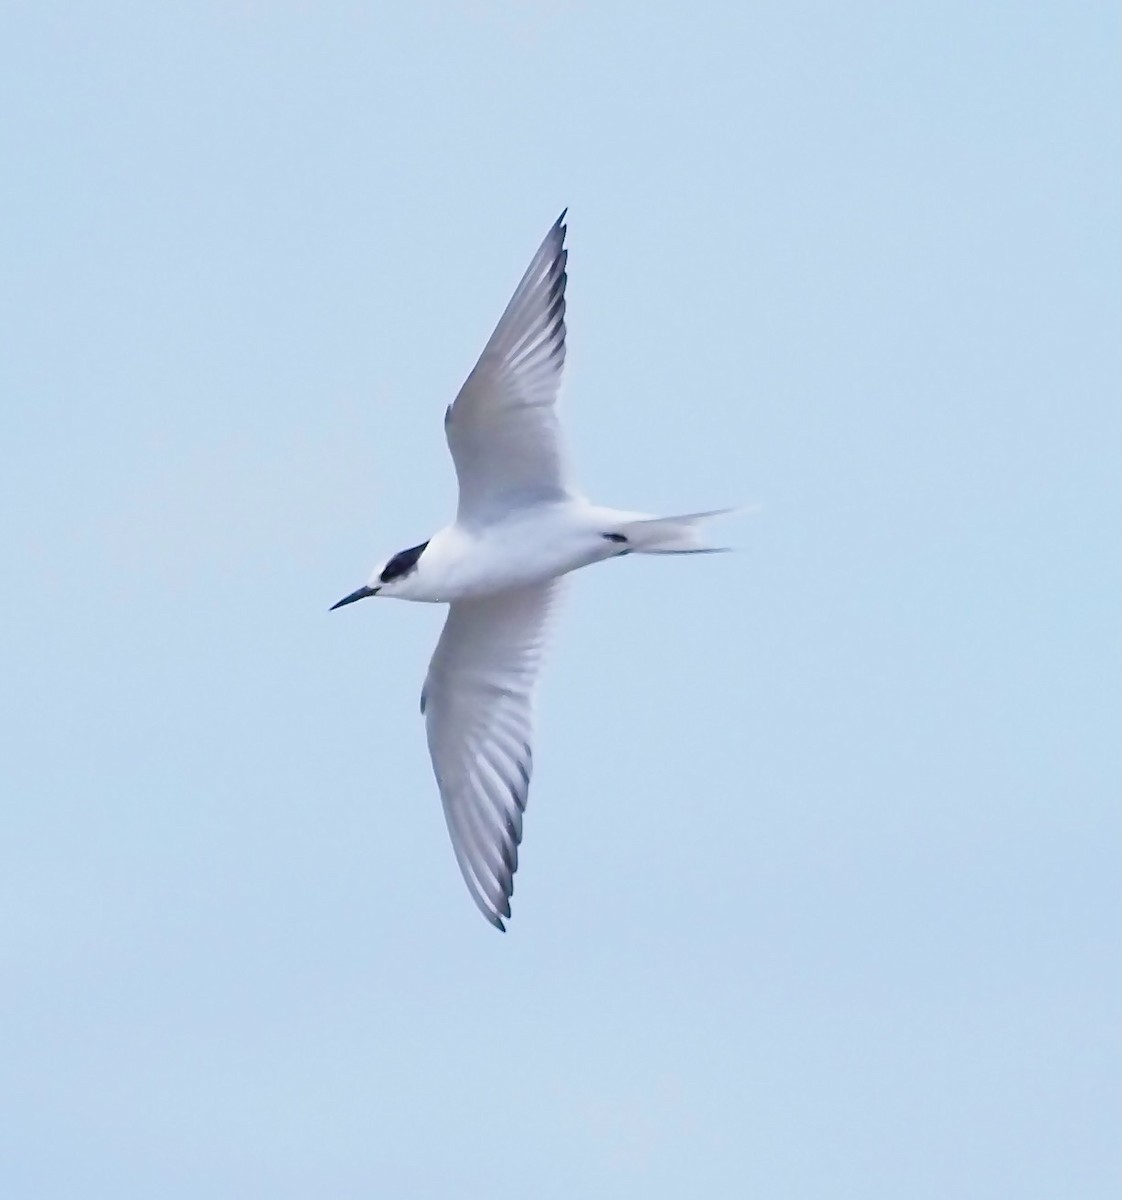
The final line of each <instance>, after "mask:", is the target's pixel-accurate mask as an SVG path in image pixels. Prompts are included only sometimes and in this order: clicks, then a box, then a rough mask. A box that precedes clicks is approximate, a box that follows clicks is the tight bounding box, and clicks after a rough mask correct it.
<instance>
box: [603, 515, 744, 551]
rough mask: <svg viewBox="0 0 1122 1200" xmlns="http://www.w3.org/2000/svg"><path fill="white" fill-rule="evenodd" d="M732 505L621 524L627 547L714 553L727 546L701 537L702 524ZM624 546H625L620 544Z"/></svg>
mask: <svg viewBox="0 0 1122 1200" xmlns="http://www.w3.org/2000/svg"><path fill="white" fill-rule="evenodd" d="M732 511H733V510H732V509H731V508H715V509H713V510H712V511H711V512H699V513H685V514H684V515H683V516H680V517H644V518H643V519H642V520H638V521H625V522H623V523H622V524H621V525H619V526H618V530H619V534H620V536H621V537H622V538H626V539H627V549H628V550H630V551H632V552H633V553H635V554H714V553H716V552H718V551H720V550H727V549H728V547H727V546H707V545H706V544H705V543H704V542H703V541H702V540H701V538H700V536H699V528H698V527H699V526H700V525H701V523H702V522H703V521H707V520H709V518H710V517H721V516H724V515H725V513H730V512H732ZM621 549H622V547H621Z"/></svg>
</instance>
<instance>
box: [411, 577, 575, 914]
mask: <svg viewBox="0 0 1122 1200" xmlns="http://www.w3.org/2000/svg"><path fill="white" fill-rule="evenodd" d="M560 586H561V585H560V583H559V582H558V581H557V580H551V581H550V582H548V583H544V584H535V585H534V586H533V587H527V588H518V589H514V590H511V591H507V592H498V593H496V594H494V595H492V596H486V597H484V598H482V599H479V600H457V601H456V602H455V603H454V604H452V605H451V606H450V607H449V611H448V620H447V621H446V622H445V624H444V632H443V633H442V634H441V635H440V641H439V642H438V643H437V646H436V652H435V653H434V654H433V656H432V662H431V663H430V664H429V673H428V677H427V678H426V679H425V686H424V690H423V692H422V693H421V712H422V713H424V715H425V731H426V733H427V735H428V743H429V754H430V755H431V756H432V766H433V771H434V773H435V775H436V783H437V787H438V788H439V790H440V799H441V802H442V803H443V805H444V817H445V820H446V821H447V822H448V832H449V833H450V834H451V835H452V849H453V850H454V851H455V854H456V862H457V863H459V865H460V871H461V872H462V873H463V877H464V881H465V882H466V883H467V885H468V890H469V891H470V892H471V895H472V899H473V900H474V901H475V903H476V904H477V905H478V906H479V910H480V911H481V912H482V913H483V915H484V916H485V917H486V918H487V920H488V921H490V922H491V924H492V925H494V926H496V927H497V928H499V929H503V928H504V925H503V922H502V918H503V917H509V916H510V897H511V894H512V893H513V891H514V872H515V871H516V870H517V869H518V844H519V842H521V841H522V813H523V812H524V811H525V808H526V795H527V792H528V791H529V787H530V773H531V770H532V762H533V752H532V750H531V740H532V736H533V702H534V684H535V682H536V681H537V676H538V666H539V663H540V661H541V655H542V649H543V646H544V644H545V637H546V633H547V630H548V624H549V614H550V610H551V609H552V607H553V604H554V602H555V600H556V597H557V594H558V592H559V590H560Z"/></svg>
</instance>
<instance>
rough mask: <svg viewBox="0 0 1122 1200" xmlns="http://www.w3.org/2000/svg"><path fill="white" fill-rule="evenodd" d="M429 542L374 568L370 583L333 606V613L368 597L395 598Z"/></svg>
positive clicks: (410, 548) (400, 552)
mask: <svg viewBox="0 0 1122 1200" xmlns="http://www.w3.org/2000/svg"><path fill="white" fill-rule="evenodd" d="M427 545H428V542H422V543H421V544H420V545H419V546H410V547H409V549H408V550H399V551H398V552H397V553H396V554H395V555H394V556H393V557H392V558H387V559H386V561H385V562H384V563H380V564H379V565H378V566H377V567H375V568H374V571H373V572H372V574H371V576H370V582H369V583H367V584H364V585H363V586H362V587H360V588H357V589H356V590H355V591H353V592H351V593H350V595H349V596H344V597H343V599H342V600H340V601H339V602H338V603H337V604H333V605H332V606H331V608H332V611H334V610H335V609H336V608H342V607H343V605H344V604H353V603H354V602H355V601H356V600H365V599H366V598H367V597H368V596H394V595H397V594H398V591H399V589H400V587H401V584H402V583H403V582H404V581H405V580H406V579H408V578H409V576H410V575H412V574H413V572H414V571H415V570H416V569H417V562H418V560H419V559H420V557H421V555H422V554H424V552H425V547H426V546H427Z"/></svg>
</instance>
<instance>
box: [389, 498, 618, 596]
mask: <svg viewBox="0 0 1122 1200" xmlns="http://www.w3.org/2000/svg"><path fill="white" fill-rule="evenodd" d="M638 515H639V514H633V513H623V512H618V511H616V510H614V509H603V508H596V507H593V506H592V505H589V504H584V503H580V502H569V503H565V504H550V505H539V506H536V507H534V508H530V509H521V510H516V511H515V512H514V513H512V514H511V516H510V517H509V518H508V519H506V520H504V521H502V522H500V523H497V524H494V525H489V526H486V527H485V528H483V529H479V530H472V529H461V528H460V527H459V526H458V525H450V526H448V528H446V529H442V530H441V531H440V533H438V534H436V535H435V536H434V537H433V538H432V539H431V541H430V542H429V545H428V547H427V548H426V550H425V553H424V554H423V555H422V556H421V559H420V561H419V562H418V564H417V571H416V572H415V573H414V574H413V575H411V576H410V578H409V580H408V584H409V587H408V588H402V590H401V591H400V592H399V593H398V595H399V596H400V597H401V598H402V599H405V600H422V601H431V602H433V603H448V602H450V601H453V600H467V599H472V598H474V597H479V596H487V595H491V594H492V593H494V592H501V591H506V590H507V589H509V588H517V587H526V586H528V585H530V584H535V583H544V582H545V581H546V580H548V579H555V578H557V576H559V575H565V574H567V573H568V572H569V571H575V570H576V569H577V568H578V567H586V566H589V565H590V564H591V563H594V562H600V561H602V560H603V559H606V558H613V557H614V556H615V555H617V554H619V552H620V549H619V546H618V545H617V544H616V543H614V542H612V541H611V540H609V539H608V538H606V537H605V536H604V534H605V533H606V532H608V531H610V530H611V528H612V527H613V525H615V524H617V523H618V522H620V521H621V520H627V519H630V518H633V517H635V516H638Z"/></svg>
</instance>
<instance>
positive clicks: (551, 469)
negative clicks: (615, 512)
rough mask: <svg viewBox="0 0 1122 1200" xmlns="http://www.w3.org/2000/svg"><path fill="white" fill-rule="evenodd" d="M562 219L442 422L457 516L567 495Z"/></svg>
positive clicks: (476, 520) (485, 516) (479, 517)
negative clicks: (456, 490) (560, 397)
mask: <svg viewBox="0 0 1122 1200" xmlns="http://www.w3.org/2000/svg"><path fill="white" fill-rule="evenodd" d="M564 220H565V214H564V213H562V214H561V216H559V217H558V218H557V221H556V223H555V224H554V226H553V228H552V229H551V230H550V231H549V233H547V234H546V236H545V241H543V242H542V244H541V246H540V247H539V248H538V252H537V254H535V255H534V260H533V262H531V263H530V266H529V268H528V269H527V271H526V274H525V275H523V277H522V282H521V283H520V284H519V285H518V287H517V288H516V289H515V292H514V295H513V296H512V297H511V299H510V303H509V304H508V305H507V306H506V311H505V312H504V313H503V315H502V317H501V318H500V320H499V323H498V325H497V326H496V328H495V332H494V333H493V334H491V340H490V341H489V342H488V343H487V345H486V347H485V348H484V350H483V353H482V354H481V355H480V357H479V361H478V362H477V363H476V364H475V367H474V368H473V369H472V372H471V374H470V375H469V376H468V377H467V380H466V381H465V383H464V386H463V387H462V388H460V391H459V394H458V395H457V396H456V399H455V400H454V401H453V403H452V404H451V406H450V407H449V409H448V412H447V414H446V415H445V418H444V427H445V432H446V433H447V436H448V448H449V449H450V450H451V451H452V461H453V462H454V463H455V466H456V477H457V479H458V480H459V484H460V506H459V513H458V517H457V519H458V520H459V521H460V523H461V524H465V525H472V524H486V523H487V522H488V521H489V520H491V519H492V518H493V517H494V516H496V515H499V514H501V513H505V512H506V511H507V510H508V509H510V508H512V507H520V506H522V505H525V504H533V503H536V502H539V501H545V500H554V499H561V498H563V497H565V496H567V495H568V494H569V486H568V470H567V468H566V465H565V461H564V460H565V454H564V447H563V445H562V437H561V428H560V423H559V421H558V418H557V392H558V389H559V388H560V386H561V369H562V367H563V366H564V364H565V281H566V275H565V260H566V258H567V257H568V251H567V250H566V249H565V225H564V224H563V221H564Z"/></svg>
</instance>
